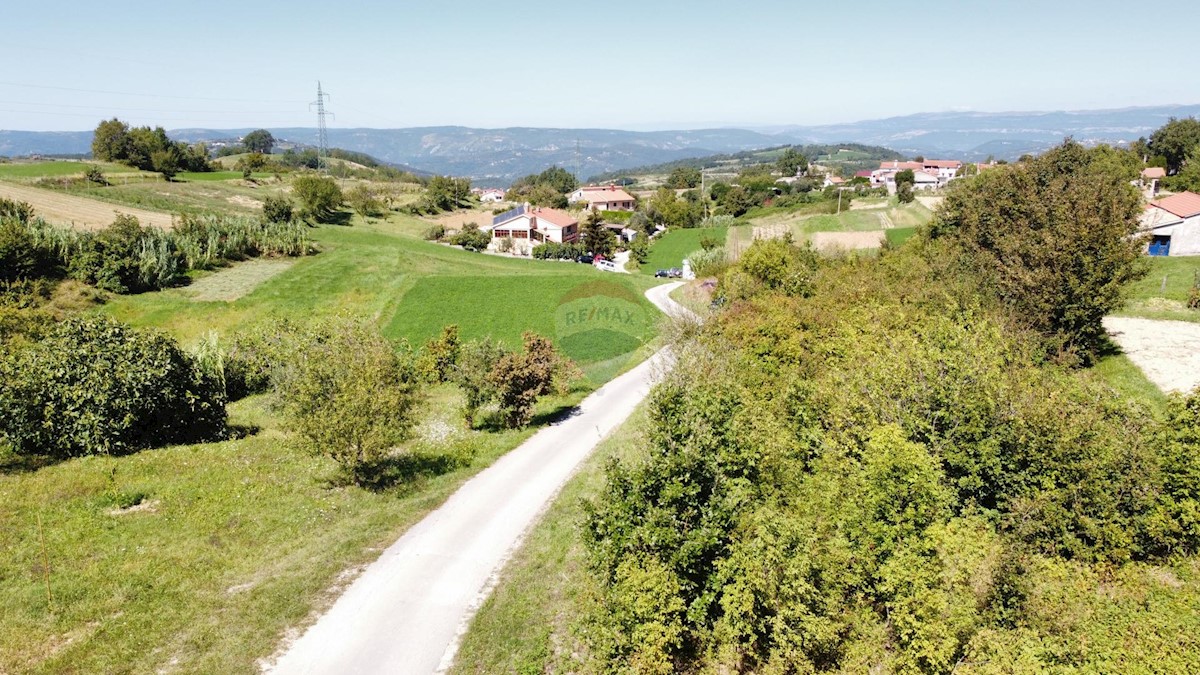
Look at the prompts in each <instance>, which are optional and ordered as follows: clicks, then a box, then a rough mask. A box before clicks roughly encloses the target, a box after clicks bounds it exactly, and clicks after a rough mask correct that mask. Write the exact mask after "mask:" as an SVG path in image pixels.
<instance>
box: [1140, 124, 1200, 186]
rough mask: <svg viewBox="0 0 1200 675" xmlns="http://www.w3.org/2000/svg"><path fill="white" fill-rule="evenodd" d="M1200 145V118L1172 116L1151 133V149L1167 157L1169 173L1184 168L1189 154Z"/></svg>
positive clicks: (1154, 152) (1156, 153)
mask: <svg viewBox="0 0 1200 675" xmlns="http://www.w3.org/2000/svg"><path fill="white" fill-rule="evenodd" d="M1198 145H1200V120H1197V119H1196V118H1195V117H1185V118H1183V119H1177V118H1174V117H1172V118H1170V119H1169V120H1167V123H1166V124H1164V125H1163V126H1161V127H1159V128H1158V129H1157V130H1156V131H1155V132H1154V133H1153V134H1151V135H1150V151H1151V152H1152V153H1153V154H1155V155H1158V156H1161V157H1163V158H1165V159H1166V163H1167V173H1169V174H1174V173H1177V172H1178V171H1179V170H1180V169H1182V168H1183V165H1184V163H1185V162H1186V161H1187V158H1188V155H1189V154H1190V153H1191V152H1192V151H1193V150H1195V149H1196V146H1198Z"/></svg>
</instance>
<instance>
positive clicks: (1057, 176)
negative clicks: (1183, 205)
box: [930, 141, 1146, 359]
mask: <svg viewBox="0 0 1200 675" xmlns="http://www.w3.org/2000/svg"><path fill="white" fill-rule="evenodd" d="M1140 213H1141V198H1140V196H1139V195H1138V194H1137V191H1136V190H1135V189H1134V188H1133V187H1132V186H1130V185H1129V184H1128V182H1126V181H1125V180H1124V178H1122V177H1121V176H1115V175H1112V174H1110V173H1107V172H1105V171H1104V170H1103V168H1102V167H1101V168H1099V169H1098V168H1097V167H1095V166H1094V165H1093V164H1092V161H1091V156H1090V155H1089V153H1088V152H1087V150H1085V149H1084V148H1083V147H1082V146H1080V145H1079V144H1078V143H1075V142H1073V141H1067V142H1065V143H1064V144H1062V145H1060V146H1058V147H1057V148H1055V149H1053V150H1051V151H1049V152H1047V153H1045V154H1044V155H1042V156H1040V157H1038V158H1037V159H1035V160H1033V161H1032V162H1029V163H1027V164H1024V165H1011V166H1005V167H997V168H995V169H992V170H989V171H987V172H986V173H984V174H982V175H980V176H979V177H978V178H977V179H976V180H974V181H971V182H969V183H967V184H965V185H963V186H962V188H961V189H958V190H954V191H952V192H951V193H950V194H949V195H947V197H946V201H945V203H944V204H943V208H942V210H941V211H940V212H939V216H938V218H937V220H936V221H935V222H934V224H933V226H932V228H931V230H930V234H931V235H932V237H933V238H934V239H939V238H945V239H947V240H949V241H951V242H953V243H954V244H955V245H957V246H958V247H960V250H961V252H962V255H963V256H964V258H965V260H968V261H970V265H972V267H973V268H974V269H975V270H976V272H977V273H978V274H981V275H983V279H984V284H985V285H986V287H990V288H991V289H993V292H994V293H995V296H996V297H997V298H998V299H999V300H1000V301H1001V302H1002V303H1003V304H1004V305H1005V306H1007V307H1009V308H1010V309H1012V310H1013V311H1014V312H1015V313H1016V314H1017V315H1018V316H1019V317H1021V319H1022V320H1023V321H1024V322H1025V323H1026V324H1027V325H1028V326H1030V327H1032V328H1034V329H1036V330H1038V331H1039V332H1041V333H1043V334H1044V335H1046V336H1047V337H1048V338H1050V339H1052V340H1053V341H1054V342H1056V343H1058V345H1059V348H1061V349H1063V350H1065V351H1067V352H1072V351H1075V350H1079V351H1080V352H1081V354H1082V355H1083V356H1084V358H1085V359H1086V358H1088V357H1090V355H1091V354H1094V353H1095V351H1096V350H1098V349H1099V348H1100V347H1101V346H1102V343H1103V341H1104V329H1103V327H1102V326H1101V325H1100V320H1101V319H1102V318H1103V317H1104V316H1105V315H1106V314H1108V313H1109V312H1111V311H1113V310H1115V309H1116V308H1118V307H1120V305H1121V302H1122V298H1123V292H1124V289H1125V288H1126V286H1127V285H1128V284H1129V282H1131V281H1134V280H1136V279H1139V278H1141V277H1143V276H1145V274H1146V270H1145V267H1144V266H1143V261H1142V260H1141V256H1142V241H1141V239H1140V238H1139V237H1137V236H1136V235H1137V233H1138V216H1139V215H1140Z"/></svg>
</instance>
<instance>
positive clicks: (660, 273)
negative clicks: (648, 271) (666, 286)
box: [654, 270, 671, 279]
mask: <svg viewBox="0 0 1200 675" xmlns="http://www.w3.org/2000/svg"><path fill="white" fill-rule="evenodd" d="M654 276H656V277H658V278H661V279H668V278H670V276H671V270H658V271H657V272H655V273H654Z"/></svg>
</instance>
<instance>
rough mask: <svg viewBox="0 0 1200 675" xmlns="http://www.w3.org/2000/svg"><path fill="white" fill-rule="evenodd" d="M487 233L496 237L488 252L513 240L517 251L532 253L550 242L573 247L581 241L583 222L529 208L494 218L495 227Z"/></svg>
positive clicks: (567, 215) (564, 215)
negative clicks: (501, 243) (505, 240)
mask: <svg viewBox="0 0 1200 675" xmlns="http://www.w3.org/2000/svg"><path fill="white" fill-rule="evenodd" d="M484 230H485V231H490V232H491V235H492V243H491V244H490V245H489V246H488V248H491V249H497V248H499V243H500V241H502V240H504V239H512V241H513V250H514V251H516V252H518V253H528V252H529V251H530V250H532V249H533V247H535V246H537V245H539V244H541V243H543V242H547V241H553V242H556V243H559V244H570V243H572V242H575V241H578V240H579V221H577V220H575V218H573V217H572V216H571V214H569V213H567V212H566V211H560V210H559V209H551V208H544V207H531V206H529V205H528V204H525V205H524V206H518V207H517V208H515V209H512V210H511V211H506V212H504V213H501V214H500V215H498V216H496V217H495V218H492V224H491V225H490V226H489V227H487V228H484Z"/></svg>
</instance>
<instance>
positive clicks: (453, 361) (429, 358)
mask: <svg viewBox="0 0 1200 675" xmlns="http://www.w3.org/2000/svg"><path fill="white" fill-rule="evenodd" d="M461 351H462V342H461V340H460V339H459V336H458V325H457V324H450V325H449V326H444V327H443V328H442V333H441V335H439V336H437V337H436V338H433V339H431V340H429V341H428V342H426V343H425V348H424V349H423V350H421V355H420V357H419V358H418V359H417V372H418V374H420V376H421V379H423V380H425V381H427V382H447V381H449V380H450V378H451V376H453V375H454V369H455V366H457V365H458V356H459V353H460V352H461Z"/></svg>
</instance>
